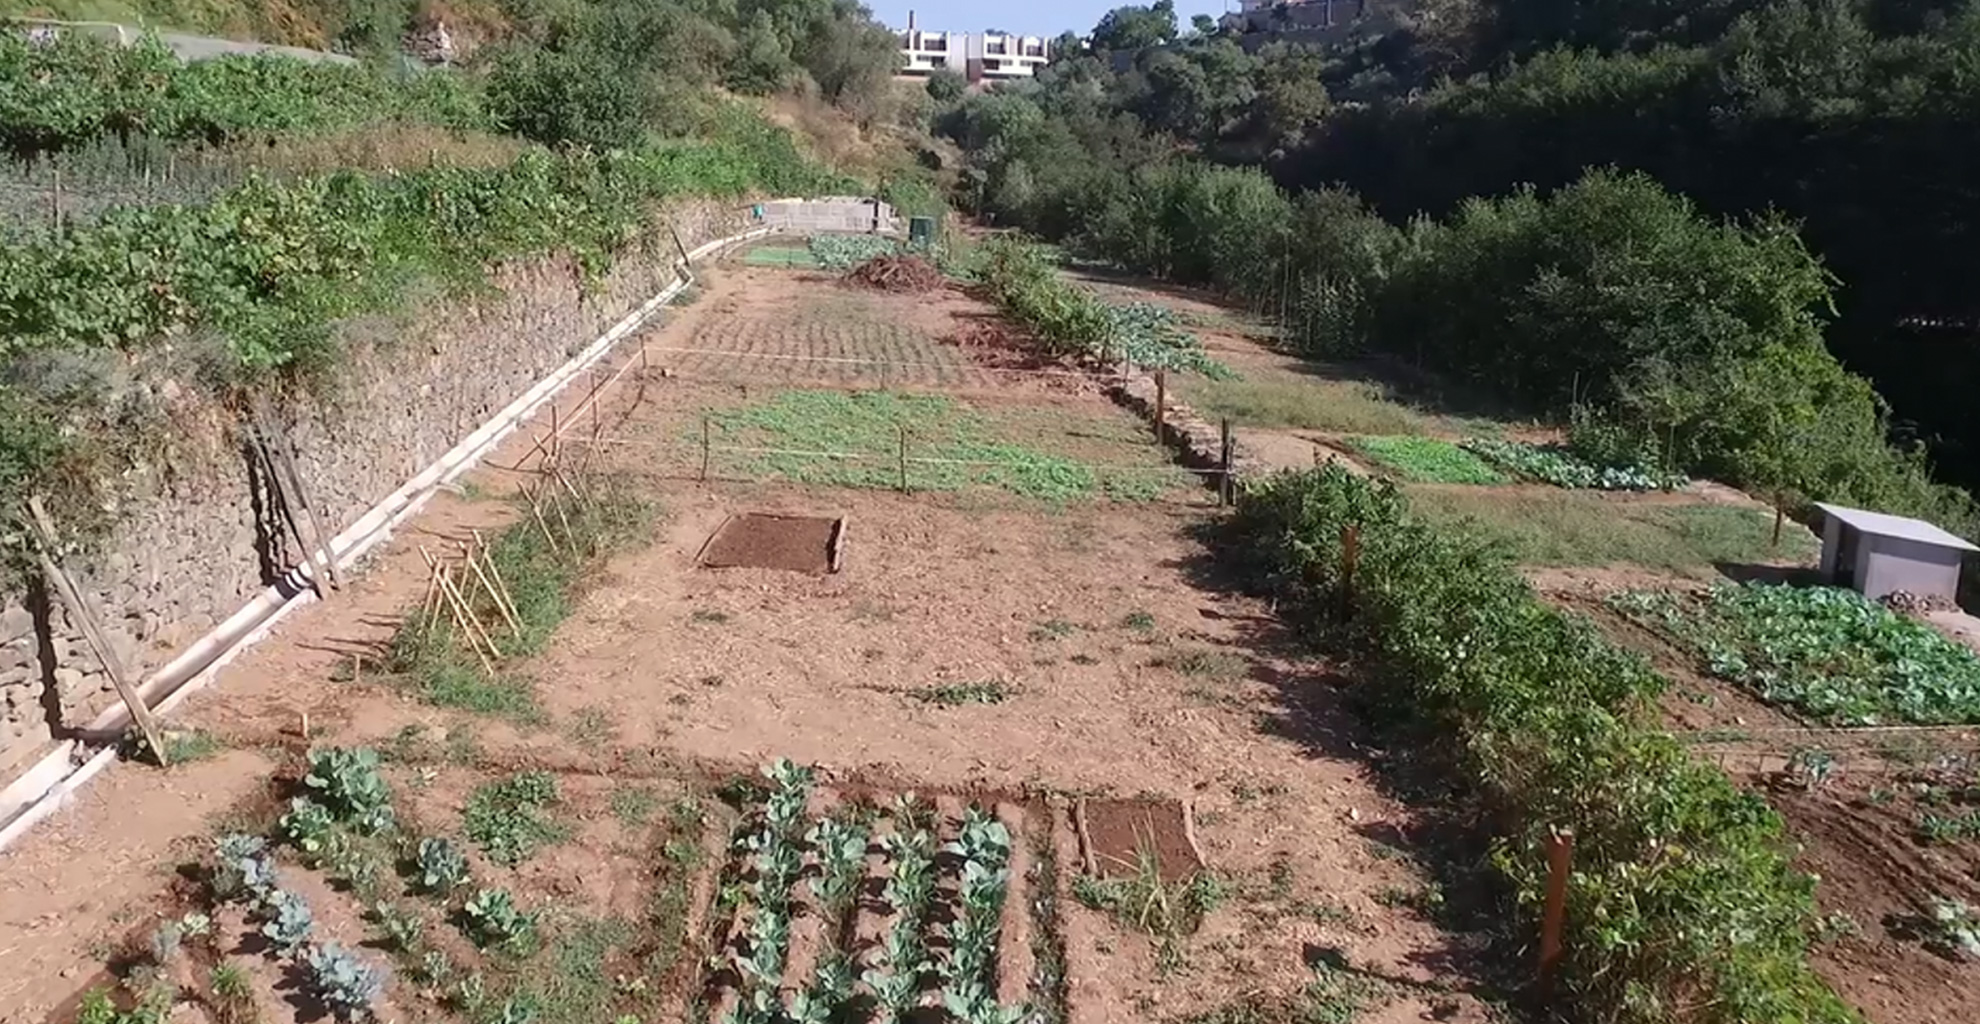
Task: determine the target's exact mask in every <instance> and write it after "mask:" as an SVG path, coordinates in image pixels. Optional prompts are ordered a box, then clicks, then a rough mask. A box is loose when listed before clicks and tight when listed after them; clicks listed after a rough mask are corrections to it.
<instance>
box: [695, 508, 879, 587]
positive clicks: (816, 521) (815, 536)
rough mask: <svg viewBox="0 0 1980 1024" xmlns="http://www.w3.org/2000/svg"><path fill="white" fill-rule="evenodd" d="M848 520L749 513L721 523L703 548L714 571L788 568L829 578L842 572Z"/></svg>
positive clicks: (703, 558)
mask: <svg viewBox="0 0 1980 1024" xmlns="http://www.w3.org/2000/svg"><path fill="white" fill-rule="evenodd" d="M844 541H845V519H844V518H843V517H841V518H827V517H825V516H784V515H771V514H768V513H764V512H745V513H742V514H740V515H732V516H730V517H729V518H727V519H725V520H723V521H722V525H721V527H720V528H719V529H717V530H716V531H715V535H714V536H712V537H710V538H708V543H707V544H704V545H702V548H701V557H700V559H699V561H700V564H701V565H702V566H703V567H704V568H709V569H786V570H789V571H791V572H804V573H811V574H813V575H824V574H825V573H828V572H838V571H839V562H840V556H841V550H840V549H841V547H842V545H843V544H844Z"/></svg>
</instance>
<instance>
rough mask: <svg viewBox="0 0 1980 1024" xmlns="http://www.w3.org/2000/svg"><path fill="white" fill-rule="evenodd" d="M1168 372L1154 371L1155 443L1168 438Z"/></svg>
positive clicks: (1162, 441) (1163, 441)
mask: <svg viewBox="0 0 1980 1024" xmlns="http://www.w3.org/2000/svg"><path fill="white" fill-rule="evenodd" d="M1168 403H1169V372H1168V371H1167V370H1156V371H1155V443H1156V444H1164V443H1166V442H1167V441H1168V440H1169V404H1168Z"/></svg>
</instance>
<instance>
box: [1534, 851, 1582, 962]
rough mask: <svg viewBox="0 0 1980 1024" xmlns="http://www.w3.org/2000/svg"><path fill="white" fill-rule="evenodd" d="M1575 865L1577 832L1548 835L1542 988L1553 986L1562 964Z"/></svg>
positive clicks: (1541, 930) (1541, 941)
mask: <svg viewBox="0 0 1980 1024" xmlns="http://www.w3.org/2000/svg"><path fill="white" fill-rule="evenodd" d="M1573 864H1574V832H1573V831H1572V830H1569V829H1556V830H1555V831H1554V833H1553V834H1552V835H1550V836H1548V837H1547V903H1546V906H1545V908H1544V909H1543V910H1542V912H1541V917H1540V988H1541V991H1543V992H1545V991H1547V990H1549V989H1551V988H1552V987H1553V984H1554V976H1555V975H1556V974H1557V973H1558V972H1559V970H1560V966H1561V929H1562V927H1563V925H1564V924H1565V922H1566V920H1567V884H1568V872H1569V871H1570V869H1571V868H1572V867H1573Z"/></svg>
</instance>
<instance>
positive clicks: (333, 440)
mask: <svg viewBox="0 0 1980 1024" xmlns="http://www.w3.org/2000/svg"><path fill="white" fill-rule="evenodd" d="M747 216H748V210H747V208H746V207H745V208H741V209H737V208H735V207H734V205H733V204H715V203H697V204H692V205H689V206H684V207H681V208H677V209H675V210H673V211H671V212H670V213H669V214H668V216H667V217H666V220H667V221H668V222H670V223H671V224H672V226H673V227H674V229H675V230H677V231H679V233H680V237H681V240H682V241H683V242H684V243H685V245H686V246H687V247H688V248H690V249H691V248H694V247H695V246H697V245H699V244H701V243H703V242H706V241H710V240H712V239H715V238H720V237H724V236H727V235H732V234H735V233H737V232H739V231H742V230H744V229H745V228H746V227H747V224H746V223H745V219H746V218H747ZM654 237H655V239H656V242H655V244H654V245H652V246H651V247H650V251H649V252H647V253H643V254H640V255H634V256H628V257H625V258H623V259H621V260H620V261H619V263H618V265H617V267H616V268H615V269H614V271H613V272H612V273H611V274H610V275H609V276H608V277H607V278H606V279H605V280H604V281H603V282H600V283H595V284H594V285H593V286H592V288H591V289H590V290H589V291H586V290H584V289H583V288H581V278H580V277H579V275H578V273H577V271H576V268H575V266H574V265H573V264H572V263H571V262H569V261H568V260H564V259H549V260H543V261H540V262H536V263H532V264H529V265H520V266H511V267H507V268H504V269H502V270H501V271H499V272H498V273H497V274H496V275H495V281H494V283H495V284H496V285H497V292H496V293H494V294H492V295H491V296H490V297H488V298H485V299H481V300H478V301H470V302H459V303H436V304H435V305H434V306H433V307H432V308H430V309H426V310H421V311H419V312H418V313H417V314H416V315H415V316H413V318H412V320H411V322H410V324H404V323H401V324H397V325H388V324H380V323H359V324H351V325H346V326H345V327H344V328H343V329H344V330H345V332H346V336H347V340H348V341H349V342H350V344H349V348H350V351H351V354H352V358H351V360H350V362H349V364H348V365H347V367H346V368H345V370H344V372H342V373H340V375H339V383H338V384H337V386H336V387H335V388H333V389H332V391H331V393H330V394H328V395H327V396H318V397H305V398H301V399H298V400H295V401H293V402H289V403H286V404H283V405H280V406H278V415H280V416H281V418H282V420H283V421H284V426H285V428H286V429H287V432H288V434H289V436H290V438H291V439H292V441H293V443H294V444H295V446H296V448H297V455H298V458H297V464H298V467H299V469H300V471H301V473H302V475H303V477H304V481H305V486H307V487H308V488H309V491H310V495H309V496H310V499H311V500H312V501H313V502H314V503H315V504H316V505H317V506H318V507H319V508H320V509H322V510H323V511H324V513H325V515H324V519H325V524H326V526H327V527H328V528H329V529H330V530H331V531H332V532H333V533H334V532H337V531H339V530H341V529H342V528H343V527H344V526H345V525H346V524H348V523H350V522H352V521H353V520H355V519H357V518H358V517H359V516H360V515H362V514H363V512H364V511H365V510H366V509H368V508H370V507H371V506H372V505H373V504H375V503H377V502H378V501H379V500H381V499H383V498H384V497H385V496H387V495H389V494H391V493H392V492H393V491H394V490H396V489H398V487H399V486H400V485H401V484H402V483H404V482H405V480H406V479H407V478H409V477H411V476H413V475H414V474H415V473H417V472H419V470H421V469H423V468H424V467H426V466H427V465H429V464H431V463H432V462H433V461H434V460H435V459H437V458H439V457H440V456H441V455H442V454H444V453H445V452H446V451H447V450H448V449H450V448H452V447H453V446H454V445H455V444H456V443H457V442H459V441H460V439H461V438H463V437H464V436H466V435H467V434H468V433H469V432H470V431H472V430H473V429H474V428H475V427H477V426H479V425H480V424H481V423H482V422H484V421H486V420H487V419H488V417H489V416H491V415H492V414H494V413H495V412H496V411H497V410H499V409H501V408H502V407H504V406H506V405H508V404H509V403H510V402H511V401H513V400H514V399H515V398H516V396H518V395H520V394H521V393H522V392H524V391H525V390H527V389H528V388H529V387H530V386H531V385H533V384H535V383H536V382H537V381H539V380H541V379H542V378H543V377H545V376H547V375H548V374H549V373H550V372H551V371H552V370H553V369H555V368H556V367H557V366H559V365H562V364H563V363H564V362H565V361H567V360H568V359H569V358H570V357H571V356H573V355H575V354H576V353H577V352H578V351H579V350H580V349H582V348H583V347H584V346H586V345H588V344H589V343H590V342H591V341H592V340H593V339H594V338H596V337H597V336H598V335H599V334H601V333H603V332H604V331H605V330H606V329H607V328H609V327H610V326H611V325H612V324H614V323H616V322H617V321H619V320H620V319H622V318H623V317H624V316H625V315H626V314H627V313H629V312H631V311H632V310H633V309H634V308H635V307H637V306H638V305H639V304H640V303H642V302H644V301H645V300H647V299H648V298H651V297H652V296H653V295H654V294H655V293H657V292H659V291H660V290H661V289H662V288H664V287H665V286H666V285H667V284H668V283H669V282H671V281H672V280H673V278H674V269H673V267H674V264H675V262H676V261H678V259H679V251H678V250H677V249H676V247H675V245H674V240H673V237H672V236H671V235H670V234H669V233H668V232H667V230H666V227H665V226H664V225H662V226H660V227H659V229H658V231H657V233H656V234H655V236H654ZM198 419H199V420H200V422H196V423H191V424H175V427H176V428H181V429H183V431H184V433H185V434H186V435H187V438H186V439H185V440H184V441H183V443H180V444H178V445H177V446H176V449H175V450H176V451H177V452H178V453H179V454H178V456H177V457H176V458H175V459H174V460H173V467H172V470H171V471H170V472H166V471H164V470H157V469H153V470H148V471H141V472H138V473H136V474H134V475H133V476H132V477H131V478H130V479H128V480H126V481H123V482H120V484H119V486H118V493H119V495H120V510H119V514H118V522H119V525H118V526H117V527H116V528H115V529H114V530H113V531H112V533H111V535H110V536H109V537H108V538H107V540H106V541H105V542H103V543H101V544H98V545H94V546H93V548H92V551H91V553H89V554H87V555H82V556H76V557H73V558H71V559H70V560H69V568H70V571H71V572H73V573H75V574H76V575H77V577H78V583H79V584H80V585H81V586H82V587H83V589H84V590H85V591H86V597H87V599H88V600H89V601H90V602H92V603H93V604H94V606H95V612H96V614H97V616H98V617H99V619H100V621H101V622H103V624H104V625H105V626H106V627H107V632H108V635H109V642H110V643H111V645H112V646H113V647H115V648H116V649H117V653H118V655H119V656H120V657H121V658H122V659H123V662H124V664H125V665H126V666H128V667H129V671H130V673H131V675H132V676H133V677H134V678H138V677H142V675H143V674H144V673H145V672H148V671H149V670H151V669H153V668H156V667H157V666H159V665H161V664H163V663H164V662H166V661H168V660H170V659H171V658H172V657H173V656H175V655H176V654H177V653H178V652H179V651H180V650H182V649H184V648H185V647H186V646H187V645H188V644H190V643H192V642H193V641H194V640H196V639H197V638H199V637H200V636H203V635H204V634H205V633H207V632H208V631H210V630H211V629H212V628H213V627H214V626H216V625H218V624H219V623H220V622H222V621H223V620H225V619H226V618H227V617H228V616H230V615H232V614H233V613H234V612H235V610H237V609H238V608H239V607H240V606H241V605H242V604H243V603H244V602H246V601H247V600H248V599H249V598H251V597H252V596H253V595H255V594H256V593H258V592H259V591H260V590H261V589H262V588H263V587H265V586H267V585H268V584H269V583H271V582H273V581H274V580H275V579H276V578H278V577H279V575H280V574H281V573H282V572H284V571H286V570H287V568H288V567H289V566H290V565H293V564H295V562H296V561H297V560H298V559H299V558H300V557H301V551H300V549H299V547H298V546H297V545H296V544H294V543H293V541H292V540H291V539H289V538H288V537H287V535H286V533H285V530H286V527H284V526H283V525H282V523H281V521H280V520H279V519H278V518H276V514H275V513H272V512H270V511H269V510H268V508H267V507H266V505H267V503H266V499H265V497H264V495H265V493H266V491H265V488H264V483H263V481H262V480H261V475H262V471H261V470H260V469H259V467H258V466H257V464H256V460H255V459H252V458H250V457H249V456H248V455H247V448H246V445H245V443H244V438H243V437H242V436H241V431H240V430H239V429H238V428H237V427H236V426H234V425H233V424H232V422H231V419H230V417H229V416H227V415H226V414H224V413H222V412H221V411H219V410H206V415H204V416H203V417H198ZM188 453H191V454H190V455H188ZM186 463H191V464H190V465H188V464H186ZM116 699H117V698H116V695H115V691H114V690H113V689H112V688H111V686H110V681H109V679H108V677H107V676H106V675H105V674H104V673H103V671H102V668H101V666H100V665H98V664H97V663H96V660H95V659H94V658H93V657H92V656H91V655H90V653H89V650H88V648H87V647H86V646H85V644H84V642H83V640H82V635H81V633H80V631H79V630H77V629H76V628H74V626H73V625H72V624H71V623H70V621H69V616H68V614H67V611H66V610H65V609H64V608H63V606H62V602H61V601H60V600H59V599H51V598H50V597H49V596H48V595H47V594H45V593H44V592H43V590H42V587H41V585H40V583H39V581H30V582H29V583H27V584H25V585H24V586H21V587H15V588H13V592H0V783H4V782H5V781H6V780H7V779H8V778H10V777H12V776H13V775H14V774H16V773H17V771H18V770H19V769H20V768H21V767H22V766H24V765H25V764H27V763H29V762H30V761H31V760H32V759H34V758H35V757H36V756H38V755H39V754H40V753H42V752H43V751H45V750H47V749H49V747H50V746H51V745H52V744H53V743H54V742H55V741H56V740H59V739H61V738H64V737H65V736H67V735H68V734H69V733H70V731H72V730H75V729H78V728H80V727H82V726H84V725H86V724H87V723H88V722H89V721H90V719H92V718H94V717H95V716H96V715H97V714H98V713H100V712H101V711H103V710H104V709H105V708H106V707H108V706H110V705H111V704H112V703H114V702H115V701H116Z"/></svg>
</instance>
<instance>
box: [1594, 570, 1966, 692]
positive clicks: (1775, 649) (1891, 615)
mask: <svg viewBox="0 0 1980 1024" xmlns="http://www.w3.org/2000/svg"><path fill="white" fill-rule="evenodd" d="M1609 603H1610V604H1611V605H1612V606H1613V607H1615V608H1616V609H1617V610H1618V611H1621V612H1622V613H1623V614H1624V615H1626V616H1628V617H1629V618H1631V619H1632V620H1634V621H1636V622H1639V623H1642V624H1644V625H1647V626H1650V627H1651V628H1653V629H1656V630H1659V631H1660V632H1663V633H1666V634H1668V635H1670V636H1671V637H1673V638H1675V639H1676V640H1678V641H1679V642H1680V643H1682V644H1684V645H1685V646H1687V647H1690V648H1691V649H1692V650H1694V651H1696V652H1697V653H1698V654H1699V656H1700V657H1701V658H1703V659H1704V660H1705V663H1706V665H1707V667H1708V669H1709V670H1710V671H1711V673H1712V674H1713V675H1716V676H1719V677H1720V678H1723V679H1727V680H1730V681H1732V682H1734V683H1737V684H1739V685H1741V686H1743V687H1746V688H1747V689H1749V690H1752V691H1753V692H1754V693H1756V694H1758V695H1759V696H1760V697H1761V698H1763V699H1765V700H1767V701H1770V702H1773V703H1776V704H1781V705H1785V706H1787V707H1790V708H1793V709H1794V710H1796V711H1799V712H1801V713H1802V714H1805V715H1809V716H1811V717H1814V718H1818V719H1821V720H1822V721H1824V722H1828V723H1830V724H1834V725H1877V724H1880V723H1888V722H1903V723H1909V724H1913V725H1971V724H1975V723H1980V657H1976V656H1975V655H1974V653H1973V652H1972V651H1969V650H1967V649H1966V648H1964V647H1962V646H1960V645H1958V644H1956V643H1954V642H1952V641H1951V640H1948V639H1946V638H1945V637H1943V636H1941V635H1939V634H1938V633H1936V632H1934V631H1933V630H1932V628H1931V627H1929V626H1926V625H1923V624H1921V623H1918V622H1915V621H1913V620H1911V619H1908V618H1905V617H1904V616H1902V615H1899V614H1897V613H1896V612H1893V611H1891V610H1890V609H1888V608H1885V607H1884V606H1882V605H1880V604H1877V603H1876V602H1874V601H1870V600H1867V599H1865V598H1864V597H1863V596H1862V595H1859V594H1857V593H1855V592H1854V591H1848V590H1839V589H1836V588H1832V587H1815V588H1799V587H1787V586H1778V585H1764V584H1747V585H1738V584H1726V585H1722V586H1717V587H1714V588H1712V589H1710V590H1707V591H1704V592H1703V593H1700V594H1671V593H1667V592H1662V591H1631V592H1628V593H1623V594H1617V595H1615V596H1613V597H1611V598H1610V599H1609Z"/></svg>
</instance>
